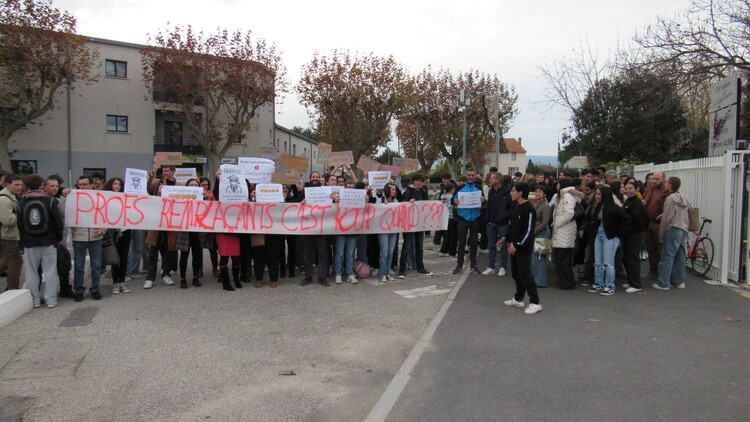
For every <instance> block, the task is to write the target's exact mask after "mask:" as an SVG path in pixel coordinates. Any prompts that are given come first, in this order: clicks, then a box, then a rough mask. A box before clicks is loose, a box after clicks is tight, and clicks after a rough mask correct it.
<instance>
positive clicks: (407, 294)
mask: <svg viewBox="0 0 750 422" xmlns="http://www.w3.org/2000/svg"><path fill="white" fill-rule="evenodd" d="M450 291H451V289H438V288H437V285H435V284H433V285H431V286H427V287H419V288H416V289H411V290H396V291H394V292H393V293H396V294H397V295H399V296H401V297H403V298H404V299H414V298H418V297H427V296H437V295H444V294H446V293H449V292H450Z"/></svg>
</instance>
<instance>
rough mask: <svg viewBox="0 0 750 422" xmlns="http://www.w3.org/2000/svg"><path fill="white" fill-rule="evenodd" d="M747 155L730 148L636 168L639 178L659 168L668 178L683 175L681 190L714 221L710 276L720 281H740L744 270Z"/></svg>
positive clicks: (710, 227)
mask: <svg viewBox="0 0 750 422" xmlns="http://www.w3.org/2000/svg"><path fill="white" fill-rule="evenodd" d="M748 154H750V152H748V151H728V152H727V153H726V154H725V155H724V156H716V157H707V158H699V159H696V160H686V161H678V162H669V163H665V164H656V165H655V164H653V163H650V164H642V165H638V166H635V169H634V173H635V174H634V175H635V177H636V178H637V179H638V180H644V179H645V177H646V175H647V174H648V173H651V172H654V171H659V170H660V171H663V172H665V174H666V177H671V176H676V177H679V178H680V180H681V182H682V187H681V188H680V192H682V194H683V195H685V197H687V199H688V201H690V204H691V205H692V206H693V207H696V208H699V209H700V213H701V217H706V218H709V219H711V220H712V221H713V222H712V223H711V224H710V225H708V226H707V231H708V236H709V237H710V238H711V239H712V240H713V242H714V260H713V264H712V268H711V270H710V271H709V273H708V276H710V277H711V278H712V279H714V280H719V281H721V282H727V280H734V281H739V279H740V272H741V271H742V266H743V260H744V258H743V257H742V256H741V253H742V240H741V239H742V237H741V230H742V221H743V219H744V218H745V213H744V212H743V207H742V198H743V189H744V186H745V185H744V181H745V166H744V156H745V155H748ZM704 232H705V230H704ZM745 280H746V279H745Z"/></svg>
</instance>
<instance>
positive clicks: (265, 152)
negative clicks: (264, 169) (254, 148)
mask: <svg viewBox="0 0 750 422" xmlns="http://www.w3.org/2000/svg"><path fill="white" fill-rule="evenodd" d="M260 157H261V158H265V159H267V160H275V159H277V158H279V149H278V148H276V147H263V148H261V149H260Z"/></svg>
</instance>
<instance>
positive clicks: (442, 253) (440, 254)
mask: <svg viewBox="0 0 750 422" xmlns="http://www.w3.org/2000/svg"><path fill="white" fill-rule="evenodd" d="M438 256H439V257H441V258H443V257H446V256H448V254H447V253H445V252H440V253H439V254H438Z"/></svg>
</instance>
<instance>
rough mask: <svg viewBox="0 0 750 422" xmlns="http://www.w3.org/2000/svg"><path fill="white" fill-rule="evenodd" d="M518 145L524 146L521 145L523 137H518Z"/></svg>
mask: <svg viewBox="0 0 750 422" xmlns="http://www.w3.org/2000/svg"><path fill="white" fill-rule="evenodd" d="M518 145H523V144H522V143H521V137H520V136H519V137H518Z"/></svg>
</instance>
